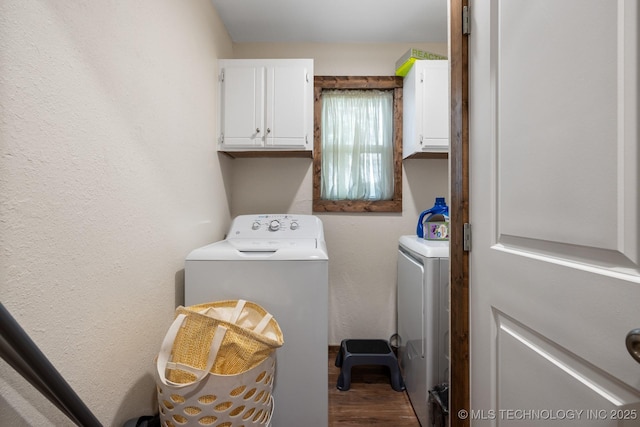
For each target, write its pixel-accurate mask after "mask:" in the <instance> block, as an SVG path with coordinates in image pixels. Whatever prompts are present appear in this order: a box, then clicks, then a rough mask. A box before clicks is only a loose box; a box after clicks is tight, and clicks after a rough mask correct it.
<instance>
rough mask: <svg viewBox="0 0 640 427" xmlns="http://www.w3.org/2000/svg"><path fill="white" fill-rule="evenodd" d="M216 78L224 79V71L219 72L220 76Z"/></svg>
mask: <svg viewBox="0 0 640 427" xmlns="http://www.w3.org/2000/svg"><path fill="white" fill-rule="evenodd" d="M218 79H219V80H220V81H221V82H223V81H224V71H223V72H221V73H220V76H219V77H218Z"/></svg>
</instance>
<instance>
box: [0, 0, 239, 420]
mask: <svg viewBox="0 0 640 427" xmlns="http://www.w3.org/2000/svg"><path fill="white" fill-rule="evenodd" d="M231 49H232V45H231V42H230V40H229V38H228V36H227V34H226V31H224V28H223V27H222V25H221V23H220V21H219V18H218V15H217V13H216V12H215V10H214V9H213V7H212V5H211V3H210V2H209V1H208V0H189V1H184V0H137V1H128V0H112V1H109V2H104V1H82V2H66V1H57V0H41V1H23V0H4V1H3V2H2V3H0V68H1V71H0V149H1V155H0V186H1V188H2V190H1V192H0V201H1V205H0V206H1V207H0V244H1V250H0V277H1V278H2V281H1V282H0V294H1V295H2V303H3V304H4V305H5V307H6V308H7V309H8V310H9V311H10V312H11V313H12V314H13V316H14V317H15V318H16V319H17V320H18V321H19V323H20V324H21V325H22V326H23V327H24V329H25V330H26V331H27V333H28V334H29V335H30V336H31V337H32V339H33V340H34V341H35V342H36V343H37V344H38V345H39V346H40V348H41V349H42V351H43V352H44V353H45V354H46V355H47V356H48V357H49V359H50V360H51V361H52V362H53V364H54V365H55V366H56V367H57V368H58V370H59V371H60V372H61V373H62V374H63V376H64V377H65V378H66V379H67V381H68V382H69V383H70V384H71V386H72V387H73V388H74V389H75V390H76V392H77V393H78V394H79V395H80V397H81V398H82V399H83V400H84V401H85V402H86V403H87V405H88V406H89V408H90V409H91V410H92V411H93V412H94V413H95V414H96V416H97V417H98V419H99V420H100V421H101V422H102V423H103V424H104V425H106V426H107V425H116V426H121V425H122V424H123V422H124V421H125V420H127V419H129V418H132V417H137V416H139V415H143V414H149V413H152V412H154V411H155V408H154V406H155V399H154V380H153V376H152V370H153V358H154V356H155V355H156V354H157V352H158V349H159V345H160V342H161V339H162V336H163V335H164V333H165V332H166V329H167V327H168V325H169V323H170V322H171V320H172V318H173V310H174V308H175V306H176V304H180V303H182V286H183V272H182V268H183V260H184V257H185V255H186V254H187V253H188V252H189V251H190V250H191V249H193V248H195V247H198V246H201V245H203V244H205V243H206V242H210V241H212V240H218V239H220V238H222V236H223V234H224V231H225V230H226V228H227V226H228V224H229V219H230V212H229V201H228V199H229V197H228V195H229V192H230V190H229V179H228V175H229V172H228V167H229V164H230V160H229V159H227V158H225V157H220V158H219V157H218V155H217V153H216V152H215V151H214V149H215V144H214V141H215V135H216V133H217V132H216V129H215V126H216V125H215V121H214V120H213V118H215V117H216V114H217V107H216V102H215V99H216V94H217V82H216V78H215V75H216V74H217V71H216V70H217V58H218V57H228V56H229V55H230V53H231ZM0 417H1V420H0V424H2V425H7V426H9V425H10V426H27V425H32V426H46V425H55V426H61V425H71V423H70V422H69V421H68V420H67V419H66V418H65V417H64V416H63V415H62V414H61V413H60V412H59V411H58V410H57V409H56V408H55V407H53V405H51V404H50V403H49V402H48V401H46V400H45V399H44V398H43V397H42V396H41V395H40V394H39V393H37V392H36V391H34V389H33V388H32V387H31V386H30V385H29V384H28V383H26V382H25V381H24V380H23V379H22V378H21V377H20V376H19V375H17V374H16V373H15V372H14V371H13V370H12V369H11V368H10V367H9V366H8V365H7V364H6V363H4V362H3V361H0Z"/></svg>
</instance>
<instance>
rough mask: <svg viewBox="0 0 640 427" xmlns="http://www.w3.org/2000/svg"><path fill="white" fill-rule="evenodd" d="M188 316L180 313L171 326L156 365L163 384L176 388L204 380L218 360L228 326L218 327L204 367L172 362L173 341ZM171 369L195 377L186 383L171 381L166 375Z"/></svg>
mask: <svg viewBox="0 0 640 427" xmlns="http://www.w3.org/2000/svg"><path fill="white" fill-rule="evenodd" d="M186 318H187V316H186V315H185V314H179V315H177V316H176V318H175V320H174V321H173V323H172V324H171V326H170V327H169V330H168V331H167V334H166V335H165V337H164V340H163V341H162V345H161V346H160V353H159V354H158V359H157V361H156V367H157V369H158V377H159V378H160V381H162V384H164V385H166V386H173V387H176V388H182V387H186V386H189V385H192V384H195V383H197V382H200V381H202V380H203V379H204V378H205V377H206V376H207V375H208V374H209V372H210V371H211V368H213V364H214V363H215V361H216V357H217V356H218V351H220V346H221V345H222V340H223V339H224V336H225V334H226V333H227V328H225V327H224V326H222V325H218V326H217V327H216V331H215V334H214V336H213V339H212V340H211V347H210V348H209V356H208V357H207V365H206V366H205V368H204V369H197V368H194V367H192V366H188V365H183V364H181V363H174V362H171V361H170V360H169V359H170V358H171V350H172V348H173V343H174V342H175V340H176V337H177V335H178V331H179V330H180V328H181V327H182V325H183V324H184V322H185V320H186ZM167 368H169V369H180V370H182V371H186V372H189V373H191V374H193V375H195V377H196V378H195V379H194V380H193V381H190V382H186V383H176V382H173V381H170V380H168V379H167V377H166V370H167Z"/></svg>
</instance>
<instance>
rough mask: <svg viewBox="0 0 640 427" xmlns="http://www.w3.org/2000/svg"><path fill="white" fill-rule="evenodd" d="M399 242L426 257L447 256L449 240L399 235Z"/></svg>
mask: <svg viewBox="0 0 640 427" xmlns="http://www.w3.org/2000/svg"><path fill="white" fill-rule="evenodd" d="M399 244H400V246H401V247H404V248H405V249H407V250H409V251H411V252H415V253H417V254H418V255H422V256H423V257H426V258H449V242H448V241H441V240H425V239H422V238H420V237H418V236H416V235H415V234H414V235H410V236H400V240H399Z"/></svg>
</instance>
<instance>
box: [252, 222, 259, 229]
mask: <svg viewBox="0 0 640 427" xmlns="http://www.w3.org/2000/svg"><path fill="white" fill-rule="evenodd" d="M259 228H260V221H253V224H252V225H251V229H252V230H257V229H259Z"/></svg>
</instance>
